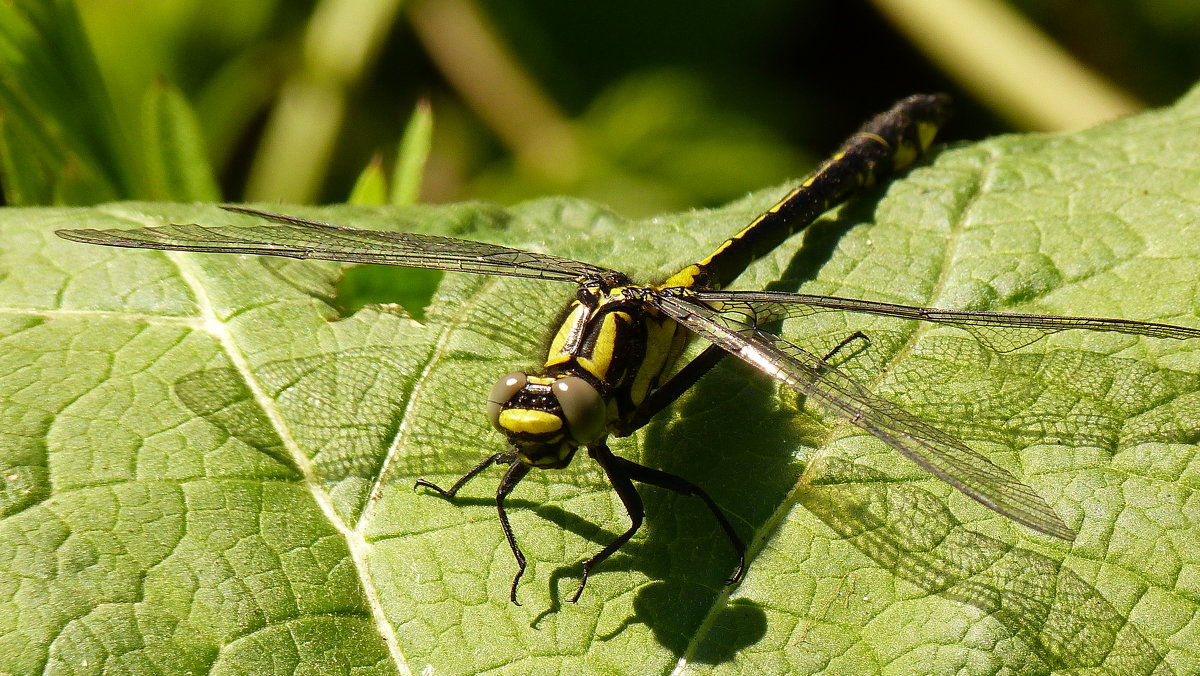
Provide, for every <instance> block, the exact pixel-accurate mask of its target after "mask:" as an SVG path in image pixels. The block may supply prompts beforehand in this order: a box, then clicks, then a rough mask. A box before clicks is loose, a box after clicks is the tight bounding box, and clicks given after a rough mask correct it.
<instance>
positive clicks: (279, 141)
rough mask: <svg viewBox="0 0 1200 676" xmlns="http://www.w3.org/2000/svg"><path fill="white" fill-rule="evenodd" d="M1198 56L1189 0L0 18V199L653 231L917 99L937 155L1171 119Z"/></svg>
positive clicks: (531, 2)
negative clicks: (548, 205) (312, 205)
mask: <svg viewBox="0 0 1200 676" xmlns="http://www.w3.org/2000/svg"><path fill="white" fill-rule="evenodd" d="M1197 44H1200V3H1197V2H1195V0H1050V1H1035V0H1020V1H1019V2H1013V3H1004V2H998V1H992V0H942V1H936V0H924V1H919V0H872V1H867V0H859V1H852V2H840V3H839V2H828V1H827V0H804V1H797V0H742V1H741V2H736V3H730V2H723V1H717V0H693V1H692V2H690V3H687V4H686V5H684V4H683V3H672V2H659V3H653V2H645V1H644V0H643V1H641V2H631V1H629V0H610V1H609V2H604V3H572V2H562V1H561V0H409V1H402V0H319V1H316V2H297V1H292V2H281V1H278V0H274V1H272V0H255V1H254V2H245V1H244V0H76V1H73V2H72V1H66V0H9V2H5V3H3V4H0V187H2V189H3V199H4V201H5V203H6V204H9V205H36V204H92V203H97V202H102V201H107V200H114V199H151V200H201V201H215V200H228V201H243V200H246V201H255V200H260V201H282V202H292V203H309V202H343V201H347V200H350V201H355V202H359V203H395V204H404V203H410V202H412V201H415V200H420V201H424V202H447V201H457V200H463V199H471V198H482V199H489V200H495V201H498V202H501V203H506V204H507V203H512V202H515V201H519V200H522V199H526V198H530V197H535V196H540V195H546V194H560V193H561V194H571V195H578V196H584V197H589V198H592V199H594V200H597V201H599V202H601V203H603V204H606V205H609V206H611V207H613V208H615V209H617V210H618V211H620V212H622V213H624V214H626V215H629V216H636V215H645V214H652V213H659V212H665V211H670V210H677V209H683V208H689V207H695V206H706V205H715V204H719V203H722V202H724V201H727V200H730V199H732V198H735V197H737V196H739V195H742V194H744V193H745V192H746V191H748V190H752V189H756V188H761V187H763V186H766V185H772V184H776V183H779V182H781V181H783V180H785V179H788V178H795V177H797V176H800V175H802V174H803V173H805V172H806V171H807V170H809V169H810V168H811V167H812V166H813V164H814V163H815V162H816V161H817V160H818V159H819V158H820V157H822V156H823V155H824V154H826V153H828V152H829V151H830V150H831V149H832V148H833V147H834V146H836V144H837V143H838V141H839V140H840V139H841V138H842V137H844V136H845V135H846V134H847V133H849V132H850V131H852V130H853V129H854V128H855V127H856V126H857V125H858V124H859V123H860V122H861V121H863V120H864V119H865V118H867V117H869V116H870V115H871V114H873V113H875V112H878V111H881V110H883V109H885V108H886V107H887V106H889V105H890V104H891V103H892V102H893V101H894V100H895V99H898V98H900V97H902V96H904V95H907V94H910V93H913V92H919V91H947V92H949V93H951V94H953V95H954V96H955V98H956V100H957V101H958V102H959V108H960V110H959V114H958V116H957V117H956V118H955V121H954V122H953V123H952V124H951V126H950V127H949V129H948V130H947V131H946V133H945V134H944V135H943V137H942V138H944V139H948V140H955V139H973V138H978V137H981V136H985V135H988V134H994V133H1000V132H1004V131H1012V130H1027V129H1046V130H1057V129H1072V128H1079V127H1084V126H1088V125H1090V124H1094V123H1095V122H1097V121H1101V120H1104V119H1109V118H1112V117H1115V116H1118V115H1122V114H1126V113H1128V112H1132V111H1134V110H1137V109H1138V108H1140V107H1144V106H1154V105H1160V104H1165V103H1168V102H1170V101H1172V100H1173V99H1175V98H1176V97H1177V96H1179V95H1180V94H1181V93H1182V92H1183V91H1184V90H1185V89H1186V88H1187V87H1188V86H1189V85H1190V84H1191V82H1192V81H1193V79H1194V78H1195V76H1196V74H1197V72H1200V49H1197V48H1196V45H1197ZM422 101H424V102H427V103H428V105H423V104H422V103H421V102H422Z"/></svg>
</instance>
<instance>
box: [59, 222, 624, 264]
mask: <svg viewBox="0 0 1200 676" xmlns="http://www.w3.org/2000/svg"><path fill="white" fill-rule="evenodd" d="M226 209H227V210H228V211H234V212H237V213H244V214H249V215H252V216H258V217H261V218H265V219H268V220H271V221H274V222H276V223H279V225H277V226H239V225H221V226H205V225H196V224H178V225H165V226H162V227H154V228H134V229H130V230H120V229H112V230H58V231H56V234H57V235H58V236H59V237H62V238H64V239H69V240H72V241H76V242H86V243H88V244H102V245H105V246H116V247H130V248H140V249H165V250H170V251H200V252H206V253H233V254H258V255H265V256H284V257H287V258H304V259H321V260H330V261H341V262H345V263H376V264H380V265H400V266H405V267H413V268H431V269H435V270H452V271H456V272H472V273H476V274H483V275H504V276H508V277H532V278H535V279H550V280H558V281H578V280H580V279H582V278H585V277H594V276H601V277H604V278H606V279H617V280H624V275H621V274H620V273H618V272H615V271H613V270H608V269H606V268H601V267H598V266H595V265H589V264H588V263H583V262H580V261H576V260H572V259H570V258H561V257H559V256H551V255H548V254H541V253H535V252H532V251H524V250H521V249H513V248H510V247H505V246H499V245H496V244H488V243H485V242H474V241H471V240H465V239H456V238H453V237H441V236H437V235H421V234H414V233H405V232H385V231H380V230H359V229H357V228H347V227H343V226H339V225H333V224H331V223H324V222H321V221H313V220H308V219H305V218H297V217H294V216H286V215H283V214H275V213H271V212H266V211H258V210H255V209H247V208H244V207H226Z"/></svg>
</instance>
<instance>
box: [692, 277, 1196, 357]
mask: <svg viewBox="0 0 1200 676" xmlns="http://www.w3.org/2000/svg"><path fill="white" fill-rule="evenodd" d="M692 297H693V298H695V299H697V300H699V301H702V302H704V303H705V304H707V305H709V306H711V307H714V308H716V309H718V310H720V311H721V312H722V314H725V313H727V312H737V313H738V314H741V315H751V316H753V317H754V322H757V325H759V326H761V325H762V324H765V323H767V322H772V321H779V320H782V319H791V318H795V317H806V316H808V315H811V314H813V313H814V312H822V311H828V310H841V311H848V312H864V313H867V314H873V315H883V316H886V317H898V318H900V319H914V320H917V321H922V322H933V323H935V324H945V325H947V326H957V327H959V328H961V329H965V330H966V331H969V332H970V333H971V334H972V335H974V336H975V337H976V338H977V339H978V340H979V341H980V342H982V343H984V344H985V345H987V346H989V347H991V348H992V349H994V350H996V351H998V352H1009V351H1011V350H1015V349H1017V348H1021V347H1025V346H1026V345H1029V344H1031V343H1036V342H1037V341H1039V340H1041V339H1042V338H1044V337H1045V336H1048V335H1050V334H1052V333H1058V332H1059V331H1066V330H1068V329H1084V330H1087V331H1111V332H1115V333H1126V334H1131V335H1136V336H1149V337H1151V338H1173V339H1176V340H1183V339H1187V338H1200V329H1193V328H1188V327H1185V326H1174V325H1171V324H1159V323H1156V322H1141V321H1135V320H1132V319H1109V318H1104V317H1066V316H1062V315H1035V314H1019V313H1013V312H982V311H965V310H940V309H937V308H927V307H917V306H913V305H898V304H896V303H882V302H878V301H870V300H859V299H856V298H840V297H837V296H813V295H809V294H804V293H783V292H773V291H696V292H694V293H693V294H692Z"/></svg>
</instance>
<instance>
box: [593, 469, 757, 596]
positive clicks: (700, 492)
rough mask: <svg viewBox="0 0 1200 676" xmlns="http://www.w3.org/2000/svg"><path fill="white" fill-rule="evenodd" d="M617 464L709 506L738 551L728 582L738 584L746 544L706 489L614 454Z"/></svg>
mask: <svg viewBox="0 0 1200 676" xmlns="http://www.w3.org/2000/svg"><path fill="white" fill-rule="evenodd" d="M613 458H614V459H615V460H616V462H617V465H618V466H619V467H620V469H621V470H622V472H623V473H624V474H625V476H627V477H629V478H630V479H633V480H634V481H638V482H641V483H644V484H649V485H651V486H657V487H659V488H664V489H666V490H668V491H673V492H675V493H679V494H680V495H694V496H696V497H697V498H700V500H701V501H702V502H703V503H704V505H705V506H706V507H708V511H709V512H711V513H712V515H713V518H715V519H716V520H717V523H718V524H720V526H721V530H723V531H725V537H726V538H727V539H728V540H729V544H730V545H732V546H733V550H734V551H735V552H737V556H738V566H737V570H735V571H734V572H733V575H732V576H730V578H729V580H727V581H726V583H727V584H736V583H737V582H739V581H740V580H741V579H742V575H743V574H744V573H745V571H746V545H744V544H742V539H741V538H739V537H738V535H737V532H736V531H735V530H734V529H733V524H731V523H729V519H728V518H726V517H725V513H724V512H722V511H721V508H720V507H718V506H717V503H716V501H714V500H713V499H712V497H710V496H709V494H708V493H706V492H705V491H704V489H702V488H700V487H699V486H697V485H696V484H694V483H692V482H690V481H688V480H687V479H684V478H683V477H680V476H676V475H674V474H669V473H667V472H664V471H662V470H658V469H654V468H652V467H646V466H645V465H639V464H637V463H636V462H633V461H630V460H626V459H625V458H622V457H620V456H613Z"/></svg>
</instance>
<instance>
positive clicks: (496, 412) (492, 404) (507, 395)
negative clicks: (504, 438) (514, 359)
mask: <svg viewBox="0 0 1200 676" xmlns="http://www.w3.org/2000/svg"><path fill="white" fill-rule="evenodd" d="M527 382H529V377H528V376H526V375H525V374H524V373H521V372H520V371H513V372H512V373H510V374H508V375H506V376H504V377H503V378H501V379H500V380H497V381H496V384H495V385H492V391H491V393H489V394H488V398H487V414H488V420H491V421H492V427H495V428H496V429H498V430H500V431H501V432H503V431H504V428H503V427H501V426H500V410H501V409H503V408H504V405H505V404H507V403H508V400H509V399H512V398H513V397H514V396H516V394H517V392H520V391H521V390H522V389H524V387H525V384H526V383H527Z"/></svg>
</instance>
